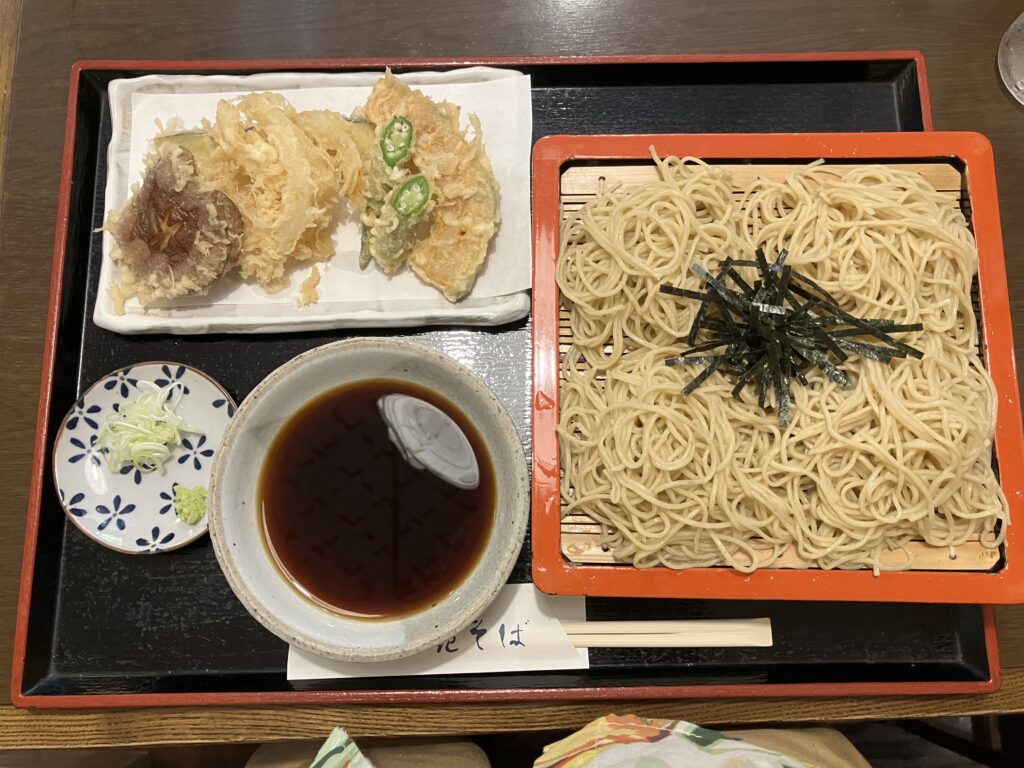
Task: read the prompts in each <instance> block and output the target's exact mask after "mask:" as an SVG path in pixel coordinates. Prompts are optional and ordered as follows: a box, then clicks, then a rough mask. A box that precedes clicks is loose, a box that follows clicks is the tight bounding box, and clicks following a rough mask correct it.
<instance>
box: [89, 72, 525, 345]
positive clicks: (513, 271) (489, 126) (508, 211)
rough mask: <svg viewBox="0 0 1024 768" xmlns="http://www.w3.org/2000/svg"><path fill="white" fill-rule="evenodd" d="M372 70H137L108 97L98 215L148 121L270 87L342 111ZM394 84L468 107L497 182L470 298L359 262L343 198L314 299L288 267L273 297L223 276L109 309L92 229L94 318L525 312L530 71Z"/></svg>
mask: <svg viewBox="0 0 1024 768" xmlns="http://www.w3.org/2000/svg"><path fill="white" fill-rule="evenodd" d="M381 74H382V73H381V72H358V73H356V72H352V73H334V74H322V73H273V74H271V73H268V74H259V75H247V76H235V75H148V76H145V77H137V78H132V79H127V80H114V81H113V82H111V83H110V86H109V89H108V93H109V97H110V108H111V118H112V128H113V135H112V138H111V141H110V146H109V148H108V150H107V157H108V171H107V187H106V194H105V198H104V205H105V210H106V211H111V210H118V209H120V208H122V207H123V206H124V205H125V203H126V202H127V201H128V198H129V196H130V195H131V187H132V184H134V183H138V182H139V181H141V178H142V173H143V168H144V162H145V157H146V155H147V153H148V152H149V151H151V149H152V139H153V137H154V136H155V135H156V134H157V133H158V130H159V129H158V127H157V124H156V121H157V120H159V121H161V123H163V124H165V125H166V124H167V123H168V122H170V121H171V120H173V119H175V118H177V119H179V120H180V121H181V122H182V124H183V125H184V126H186V127H192V126H197V125H199V123H200V121H201V119H202V118H204V117H205V118H208V119H211V120H212V119H213V118H214V116H215V113H216V107H217V103H218V102H219V101H220V100H221V99H223V98H234V97H238V96H241V95H244V94H246V93H250V92H252V91H275V92H278V93H281V94H282V95H283V96H284V97H285V98H286V99H288V101H289V102H290V103H291V104H292V105H293V106H294V107H295V108H296V109H299V110H304V109H331V110H334V111H336V112H339V113H341V114H343V115H348V114H350V113H351V112H352V110H353V109H355V108H356V107H359V106H361V105H362V104H364V103H365V102H366V98H367V97H368V96H369V94H370V90H371V88H372V86H373V84H374V83H375V82H376V81H377V80H378V79H379V78H380V76H381ZM400 77H401V79H403V80H404V81H405V82H407V83H409V84H410V85H412V86H413V87H414V88H417V89H419V90H421V91H423V92H424V93H425V94H427V95H428V96H430V97H431V98H433V99H435V100H442V99H446V100H448V101H451V102H452V103H453V104H456V105H458V106H459V107H461V109H462V119H463V125H464V126H465V125H467V124H468V121H467V119H466V116H467V115H468V114H476V115H478V116H479V118H480V123H481V126H482V129H483V135H484V145H485V147H486V149H487V154H488V156H489V157H490V159H491V163H492V165H493V166H494V174H495V177H496V178H497V180H498V183H499V185H500V187H501V225H500V227H499V229H498V234H497V236H496V237H495V238H494V240H493V241H492V242H491V248H490V251H489V254H488V257H487V261H486V262H485V265H484V269H483V271H482V272H481V274H480V276H479V277H478V279H477V281H476V284H475V285H474V286H473V290H472V291H471V292H470V294H469V296H468V297H466V298H465V299H463V300H462V301H461V302H459V303H458V304H451V303H449V302H448V301H447V300H445V299H444V298H443V297H442V296H441V295H440V294H439V293H438V292H437V291H436V290H435V289H433V288H431V287H430V286H428V285H425V284H424V283H422V282H421V281H420V280H419V278H417V277H416V276H415V275H414V274H412V272H410V271H409V270H403V271H402V272H401V273H400V274H398V275H396V276H395V277H392V278H388V277H387V276H385V275H384V274H382V273H381V272H379V271H377V270H376V269H375V268H374V267H373V266H371V267H370V268H369V269H367V270H366V271H360V270H359V266H358V252H359V237H360V228H359V221H358V216H356V215H354V214H352V213H351V212H350V211H349V209H348V206H347V205H345V204H344V203H343V204H342V206H341V209H340V211H339V215H338V224H337V227H336V231H335V232H334V236H333V239H334V243H335V254H334V256H333V257H332V258H331V259H330V260H329V261H327V262H324V263H322V264H320V265H319V269H320V271H321V281H320V285H319V292H320V300H319V301H318V302H317V303H316V304H312V305H309V306H306V307H298V306H297V305H296V299H297V297H298V293H299V283H300V282H301V281H302V280H303V279H305V277H306V275H308V274H309V267H301V268H299V269H296V270H294V271H292V272H291V274H290V278H289V279H290V284H289V285H288V287H286V288H285V289H284V290H282V291H280V292H278V293H273V294H270V293H267V292H266V291H264V290H263V289H262V288H260V287H259V286H258V285H255V284H253V283H249V282H246V281H243V280H242V279H241V278H240V277H239V276H238V274H237V272H235V273H232V274H230V275H228V276H226V277H224V278H222V279H221V280H219V281H218V282H217V283H215V284H214V286H213V287H212V288H211V290H210V292H209V294H208V295H206V296H191V297H186V298H182V299H176V300H174V301H169V302H164V303H161V304H158V305H154V306H149V307H146V308H143V307H142V306H141V305H140V304H139V303H138V302H137V301H135V300H134V299H133V300H131V301H129V302H127V304H126V307H125V314H123V315H118V314H116V313H115V312H114V306H113V302H112V301H111V300H110V296H109V292H108V289H109V287H110V286H111V285H112V284H113V283H114V281H115V280H116V270H117V268H116V266H115V265H114V263H113V261H112V260H111V258H110V252H111V251H112V250H113V247H114V241H113V238H112V237H111V235H110V234H109V233H107V232H104V233H103V263H102V266H101V269H100V285H99V296H98V297H97V301H96V308H95V310H94V312H93V321H94V322H95V323H96V324H97V325H99V326H100V327H102V328H107V329H109V330H112V331H116V332H118V333H128V334H135V333H175V334H196V333H218V332H229V333H268V332H286V331H310V330H325V329H330V328H372V327H395V326H417V325H444V324H455V325H498V324H501V323H506V322H511V321H513V320H517V319H519V318H521V317H524V316H525V315H526V314H527V313H528V312H529V296H528V290H529V288H530V281H531V278H532V263H531V262H532V257H531V228H530V151H531V146H532V132H533V115H532V105H531V94H530V78H529V77H528V76H526V75H522V74H521V73H519V72H513V71H510V70H502V69H492V68H488V67H472V68H468V69H460V70H452V71H449V72H417V73H411V74H407V75H400Z"/></svg>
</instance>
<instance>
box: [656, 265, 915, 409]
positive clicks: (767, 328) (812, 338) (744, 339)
mask: <svg viewBox="0 0 1024 768" xmlns="http://www.w3.org/2000/svg"><path fill="white" fill-rule="evenodd" d="M788 255H789V254H788V252H787V251H785V250H783V251H782V252H781V253H779V255H778V257H777V258H776V259H775V261H773V262H769V261H768V260H767V259H766V258H765V255H764V250H762V249H761V248H758V249H757V251H755V260H753V261H751V260H749V259H731V258H727V259H725V261H723V262H722V263H721V264H720V265H719V268H718V272H717V274H714V275H713V274H711V273H710V272H708V271H707V270H706V269H704V268H703V267H702V266H700V265H699V264H695V265H693V267H692V269H693V271H694V273H696V274H697V275H698V276H699V277H700V278H701V279H702V280H703V281H704V290H703V291H692V290H689V289H686V288H676V287H675V286H672V285H663V286H661V292H662V293H667V294H671V295H672V296H677V297H679V298H681V299H692V300H694V301H699V302H700V306H699V307H698V308H697V312H696V314H695V315H694V319H693V324H692V325H691V326H690V330H689V331H688V332H687V334H686V337H685V341H686V343H687V345H688V348H687V349H685V350H684V351H683V352H682V353H681V354H680V355H679V357H673V358H669V359H668V360H666V361H665V363H666V364H667V365H703V366H704V369H703V370H702V371H700V373H698V374H697V375H696V376H695V377H694V378H693V380H692V381H691V382H690V383H689V384H687V385H686V387H685V388H684V389H683V394H684V395H688V394H690V393H691V392H693V391H694V390H696V389H697V388H698V387H699V386H700V385H701V384H703V383H704V382H705V381H707V379H708V378H709V377H710V376H711V374H713V373H714V372H715V371H719V370H720V371H722V372H723V373H727V374H730V375H732V376H733V377H734V378H735V382H736V385H735V386H734V387H733V390H732V395H733V397H737V398H738V397H739V395H740V392H741V391H742V390H743V388H744V387H746V386H748V385H754V386H756V387H757V390H758V406H759V407H760V408H767V407H768V395H769V393H772V394H773V395H774V401H775V402H774V406H775V409H776V410H777V412H778V414H779V424H780V425H781V426H782V427H783V428H785V427H786V426H788V424H789V416H790V406H791V403H792V397H791V393H790V386H791V383H792V380H793V379H796V381H798V382H799V383H800V384H803V385H804V386H806V385H807V375H806V372H807V371H808V369H810V368H818V369H819V370H821V372H822V373H824V374H825V375H826V376H828V377H829V378H830V379H831V380H832V381H834V382H835V383H836V384H838V385H839V386H840V387H842V388H843V389H851V388H852V387H853V382H852V381H850V378H849V377H848V376H847V375H846V373H845V372H844V371H843V370H842V368H841V367H840V366H841V365H842V363H844V362H846V361H847V359H848V358H849V355H851V354H853V355H858V356H860V357H862V358H864V359H866V360H874V361H876V362H880V363H887V362H889V361H890V360H892V359H894V358H902V357H908V356H909V357H914V358H917V359H920V358H921V357H923V356H924V355H923V353H922V352H920V351H919V350H917V349H914V348H913V347H911V346H909V345H907V344H904V343H903V342H901V341H897V340H896V339H894V338H893V337H892V334H894V333H906V332H907V331H920V330H921V329H922V325H921V324H920V323H901V322H898V321H895V320H885V319H874V318H872V319H864V318H860V317H854V316H853V315H851V314H850V313H849V312H846V311H845V310H844V309H842V308H841V307H840V306H839V302H838V301H837V300H836V298H835V297H834V296H833V295H832V294H830V293H829V292H828V291H826V290H825V289H824V288H822V287H821V286H820V285H818V284H817V283H815V282H814V281H813V280H811V279H810V278H809V277H806V276H804V275H801V274H800V273H798V272H796V271H795V270H794V269H793V268H792V267H791V266H788V265H786V263H785V262H786V257H787V256H788ZM742 267H745V268H752V269H756V270H757V272H758V278H757V279H756V280H755V281H754V282H753V284H750V283H749V282H747V280H745V279H744V278H743V276H742V275H740V274H739V272H738V271H737V269H738V268H742ZM698 342H699V343H698Z"/></svg>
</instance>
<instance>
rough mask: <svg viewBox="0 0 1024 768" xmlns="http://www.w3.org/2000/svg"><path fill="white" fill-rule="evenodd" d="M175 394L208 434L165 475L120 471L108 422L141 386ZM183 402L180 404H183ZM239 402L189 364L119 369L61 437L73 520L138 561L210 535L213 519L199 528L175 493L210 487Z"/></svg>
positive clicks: (185, 442)
mask: <svg viewBox="0 0 1024 768" xmlns="http://www.w3.org/2000/svg"><path fill="white" fill-rule="evenodd" d="M147 381H148V382H151V383H153V384H154V385H156V386H157V387H174V388H175V391H174V393H173V394H174V397H175V399H176V400H177V405H176V406H175V408H174V412H175V414H176V415H178V416H180V417H181V418H182V419H183V420H184V421H185V422H186V423H188V424H193V425H196V426H197V427H200V428H201V429H202V434H185V435H184V436H183V437H182V444H181V445H180V446H177V447H175V448H173V449H172V452H171V455H170V457H169V458H168V459H167V460H166V462H165V464H164V468H163V470H162V471H161V470H160V469H156V470H153V471H152V472H141V471H139V470H137V469H135V468H134V467H133V466H132V465H131V464H127V465H125V466H123V467H121V468H120V470H116V471H112V470H111V469H110V468H109V467H108V465H107V459H106V456H105V455H104V449H103V448H101V446H100V431H101V430H102V429H103V425H104V423H105V422H106V420H107V417H108V416H109V415H111V414H113V413H115V412H117V410H118V409H119V408H120V407H121V406H122V404H124V403H125V402H128V401H130V400H134V399H136V398H138V397H139V395H140V394H142V389H140V382H147ZM179 398H180V399H179ZM235 408H236V405H235V401H234V400H233V399H232V398H231V395H229V394H228V393H227V392H226V391H225V390H224V388H223V387H221V385H220V384H218V383H217V382H216V381H214V380H213V379H211V378H210V377H209V376H207V375H206V374H205V373H202V372H201V371H198V370H196V369H195V368H192V367H190V366H188V365H184V364H182V363H170V362H163V361H157V362H147V363H139V364H138V365H132V366H129V367H127V368H119V369H118V370H116V371H113V372H112V373H109V374H108V375H106V376H104V377H103V378H102V379H100V380H99V381H97V382H96V383H95V384H93V385H92V386H91V387H89V389H87V390H86V391H85V393H84V394H83V395H82V397H81V398H79V400H78V402H77V403H75V404H74V406H72V408H71V410H70V411H69V412H68V415H67V416H65V417H64V421H62V422H61V425H60V428H59V429H58V430H57V439H56V441H55V443H54V447H53V479H54V483H55V484H56V486H57V496H58V497H59V498H60V502H61V505H62V506H63V507H64V511H65V512H66V513H67V516H68V519H69V520H71V522H72V523H74V524H75V525H76V526H77V527H78V529H79V530H80V531H82V533H84V534H85V535H86V536H88V537H89V538H91V539H93V540H94V541H97V542H99V543H100V544H102V545H103V546H105V547H109V548H110V549H114V550H117V551H118V552H125V553H128V554H133V555H148V554H155V553H158V552H168V551H170V550H172V549H178V548H180V547H183V546H185V545H186V544H188V543H189V542H191V541H194V540H195V539H197V538H199V537H200V536H202V535H203V534H205V533H206V531H207V520H208V517H209V516H208V515H206V516H204V517H203V518H202V519H201V520H199V522H197V523H196V524H194V525H190V524H188V523H186V522H185V521H184V520H181V519H180V518H179V517H178V515H177V513H176V512H175V508H174V489H175V487H176V486H177V485H182V486H185V487H188V488H191V487H195V486H199V485H201V486H205V487H208V486H209V484H210V471H211V469H212V467H213V458H214V454H215V453H216V451H217V447H218V446H219V445H220V441H221V437H223V435H224V431H225V430H226V429H227V426H228V422H229V421H231V417H232V416H234V414H235Z"/></svg>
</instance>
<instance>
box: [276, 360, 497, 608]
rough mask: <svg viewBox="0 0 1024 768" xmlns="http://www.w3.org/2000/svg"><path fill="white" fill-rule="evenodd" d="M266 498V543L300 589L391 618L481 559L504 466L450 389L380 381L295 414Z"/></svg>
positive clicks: (432, 597) (431, 600)
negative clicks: (497, 470) (498, 470)
mask: <svg viewBox="0 0 1024 768" xmlns="http://www.w3.org/2000/svg"><path fill="white" fill-rule="evenodd" d="M259 502H260V503H259V507H260V513H261V516H262V523H263V531H264V535H265V538H266V541H267V544H268V547H269V549H270V550H271V552H272V553H273V555H274V559H275V560H276V562H277V564H278V566H279V567H280V568H281V570H282V571H283V572H284V573H285V575H286V576H287V577H288V579H289V580H290V581H291V583H292V584H293V585H294V586H295V587H296V588H297V589H298V590H299V591H300V592H302V593H303V594H305V595H306V596H307V597H309V598H312V599H313V600H314V601H316V602H318V603H320V604H322V605H324V606H325V607H328V608H330V609H333V610H335V611H337V612H340V613H344V614H347V615H352V616H358V617H364V618H388V617H394V616H401V615H406V614H409V613H414V612H417V611H419V610H422V609H424V608H428V607H430V606H431V605H433V604H435V603H437V602H438V601H439V600H441V599H442V598H444V597H445V596H446V595H447V594H448V593H450V592H451V591H452V590H453V589H454V588H455V587H456V586H458V585H459V584H460V583H461V582H462V580H463V579H464V578H465V577H466V576H467V575H468V573H469V572H470V571H471V570H472V569H473V567H474V566H475V565H476V563H477V561H478V560H479V558H480V555H481V553H482V552H483V550H484V549H485V547H486V545H487V540H488V537H489V535H490V531H491V526H492V524H493V521H494V512H495V503H496V490H495V478H494V468H493V466H492V463H491V458H490V455H489V454H488V452H487V448H486V446H485V445H484V442H483V439H482V438H481V436H480V434H479V432H478V431H477V429H476V428H475V426H474V425H473V424H472V423H470V421H469V420H468V419H467V418H466V416H465V415H464V414H463V413H462V412H461V411H460V410H459V409H458V408H456V407H455V406H454V405H453V404H452V403H450V402H448V401H447V400H446V399H445V398H444V397H442V396H441V395H439V394H438V393H436V392H433V391H431V390H429V389H426V388H424V387H420V386H417V385H415V384H412V383H409V382H406V381H400V380H391V379H372V380H367V381H360V382H356V383H354V384H349V385H345V386H341V387H338V388H336V389H333V390H330V391H328V392H326V393H324V394H322V395H320V396H319V397H317V398H316V399H315V400H312V401H311V402H309V403H308V404H307V405H305V406H304V407H303V408H302V409H300V410H299V411H298V412H297V413H296V414H295V415H294V416H292V417H291V419H289V420H288V422H287V423H286V424H285V425H284V426H283V427H282V428H281V430H280V431H279V432H278V434H277V435H276V437H275V438H274V440H273V442H272V444H271V446H270V450H269V451H268V452H267V455H266V458H265V460H264V464H263V469H262V471H261V473H260V480H259Z"/></svg>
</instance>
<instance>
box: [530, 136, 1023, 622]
mask: <svg viewBox="0 0 1024 768" xmlns="http://www.w3.org/2000/svg"><path fill="white" fill-rule="evenodd" d="M651 147H654V149H655V151H656V152H657V153H658V154H659V155H661V156H665V155H678V156H687V155H689V156H694V157H700V158H703V159H705V160H708V161H709V162H714V161H715V160H716V159H721V160H725V159H729V160H733V161H735V160H752V161H757V160H812V159H815V158H819V157H821V158H826V159H828V158H856V159H857V160H864V161H865V162H872V161H877V162H880V163H883V162H885V161H886V160H890V161H895V160H897V159H901V160H913V159H915V158H919V159H921V160H926V159H932V160H935V159H939V160H944V159H949V158H958V159H959V160H960V161H962V162H963V163H964V165H965V166H966V173H965V176H966V184H967V192H968V194H969V196H970V201H971V209H972V220H973V227H974V232H975V237H976V239H977V242H978V258H979V269H978V279H979V284H980V289H981V305H982V312H981V314H982V320H983V333H984V340H985V358H986V359H985V364H986V367H987V368H988V370H989V372H990V373H991V375H992V378H993V380H994V381H995V385H996V389H997V391H998V398H999V399H998V403H999V404H998V417H997V423H996V434H995V452H996V457H997V458H998V461H999V469H1000V478H1001V483H1002V487H1003V490H1004V491H1005V493H1006V497H1007V499H1008V500H1009V505H1010V516H1011V519H1016V520H1018V521H1019V522H1018V523H1017V525H1011V526H1010V527H1009V529H1008V532H1007V537H1006V548H1005V555H1006V556H1005V558H1004V564H1003V567H1002V568H1000V569H998V570H996V571H993V572H990V573H967V572H947V571H901V572H888V573H883V574H881V575H880V576H874V575H873V574H872V573H871V572H870V571H839V570H835V571H823V570H820V569H806V570H791V569H762V570H760V571H757V572H755V573H752V574H749V575H744V574H740V573H738V572H736V571H734V570H732V569H729V568H694V569H692V570H683V571H674V570H671V569H668V568H649V569H638V568H633V567H631V566H607V565H604V566H601V565H573V564H571V563H570V562H569V561H567V560H566V559H565V558H564V557H563V555H562V553H561V547H560V541H559V539H560V519H559V518H560V512H559V491H558V475H559V457H558V442H557V436H556V434H555V426H556V424H557V423H558V355H559V352H558V309H559V293H558V287H557V285H556V283H555V261H556V258H557V256H558V239H559V226H560V221H561V213H560V208H559V187H560V176H561V173H562V169H563V167H564V165H565V164H566V163H567V162H570V161H573V160H589V159H595V160H609V159H642V158H650V151H651ZM533 232H534V272H533V348H534V358H533V388H534V399H533V580H534V582H535V583H536V584H537V586H538V587H540V588H541V589H542V590H544V591H545V592H550V593H555V594H564V595H603V596H614V597H675V598H699V599H705V600H708V599H744V600H852V601H872V602H880V601H887V602H915V603H933V602H934V603H1021V602H1024V530H1022V528H1024V497H1022V494H1024V490H1022V489H1024V436H1022V430H1021V414H1020V404H1019V401H1018V392H1019V390H1018V387H1017V372H1016V367H1015V365H1014V354H1013V329H1012V324H1011V318H1010V303H1009V299H1008V296H1007V288H1006V267H1005V264H1004V262H1003V244H1002V235H1001V233H1000V225H999V203H998V199H997V196H996V180H995V168H994V164H993V158H992V146H991V144H990V143H989V141H988V139H986V138H985V137H984V136H982V135H980V134H977V133H849V134H842V133H840V134H696V135H627V136H548V137H546V138H543V139H541V140H540V141H538V142H537V144H536V146H535V147H534V153H533Z"/></svg>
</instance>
